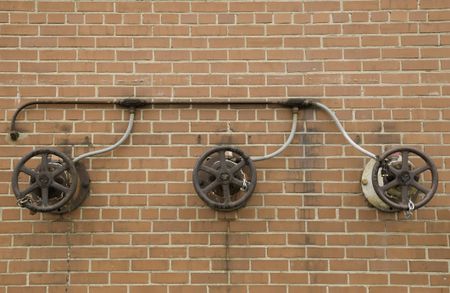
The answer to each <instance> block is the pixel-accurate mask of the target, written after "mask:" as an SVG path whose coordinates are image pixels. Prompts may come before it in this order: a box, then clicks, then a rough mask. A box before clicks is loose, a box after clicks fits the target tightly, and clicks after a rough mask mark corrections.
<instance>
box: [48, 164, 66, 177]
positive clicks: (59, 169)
mask: <svg viewBox="0 0 450 293" xmlns="http://www.w3.org/2000/svg"><path fill="white" fill-rule="evenodd" d="M68 169H69V165H68V164H66V163H62V166H61V167H59V168H57V169H55V170H54V171H53V172H52V178H55V177H57V176H58V175H60V174H61V173H63V172H64V171H66V170H68Z"/></svg>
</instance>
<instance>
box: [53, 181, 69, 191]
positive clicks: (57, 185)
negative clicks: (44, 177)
mask: <svg viewBox="0 0 450 293" xmlns="http://www.w3.org/2000/svg"><path fill="white" fill-rule="evenodd" d="M50 186H51V187H53V188H55V189H57V190H59V191H62V192H64V193H68V192H69V191H70V188H68V187H65V186H64V185H61V184H59V183H58V182H56V181H53V182H52V184H50Z"/></svg>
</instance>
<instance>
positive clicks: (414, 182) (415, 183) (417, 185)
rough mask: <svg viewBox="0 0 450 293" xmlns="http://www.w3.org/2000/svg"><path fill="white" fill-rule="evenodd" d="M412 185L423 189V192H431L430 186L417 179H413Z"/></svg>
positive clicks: (420, 189)
mask: <svg viewBox="0 0 450 293" xmlns="http://www.w3.org/2000/svg"><path fill="white" fill-rule="evenodd" d="M411 185H412V186H414V187H415V188H416V189H417V190H419V191H421V192H423V193H425V194H428V192H430V189H429V188H428V187H426V186H424V185H422V184H420V183H419V182H417V181H415V180H413V181H412V182H411Z"/></svg>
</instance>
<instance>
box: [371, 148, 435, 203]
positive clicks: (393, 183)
mask: <svg viewBox="0 0 450 293" xmlns="http://www.w3.org/2000/svg"><path fill="white" fill-rule="evenodd" d="M392 162H395V163H392ZM415 166H419V167H415ZM379 174H381V176H380V177H379ZM379 178H382V179H381V180H382V181H383V182H380V179H379ZM372 182H373V187H374V190H375V192H376V193H377V195H378V196H379V198H380V199H381V200H382V201H383V202H385V203H386V204H388V205H389V206H391V207H393V208H396V209H401V210H414V209H418V208H420V207H422V206H424V205H425V204H427V203H428V202H429V201H430V200H431V199H432V198H433V196H434V194H435V193H436V190H437V187H438V172H437V169H436V165H435V164H434V162H433V160H432V159H431V158H430V157H429V156H427V155H426V154H425V153H423V152H421V151H419V150H416V149H414V148H409V147H400V148H393V149H391V150H389V151H387V152H385V153H384V154H383V155H382V156H381V157H380V159H379V160H378V161H377V162H376V163H375V165H374V167H373V171H372ZM396 191H398V192H396ZM395 194H398V196H395Z"/></svg>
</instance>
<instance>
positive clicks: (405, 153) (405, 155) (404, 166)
mask: <svg viewBox="0 0 450 293" xmlns="http://www.w3.org/2000/svg"><path fill="white" fill-rule="evenodd" d="M408 157H409V151H402V169H401V170H402V171H409V164H408Z"/></svg>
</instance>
